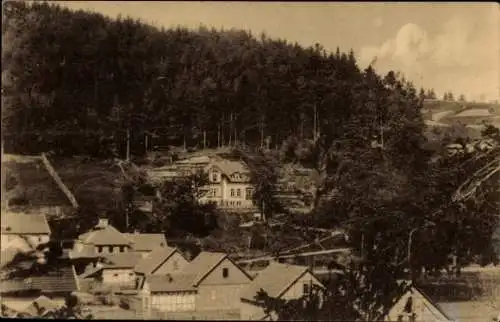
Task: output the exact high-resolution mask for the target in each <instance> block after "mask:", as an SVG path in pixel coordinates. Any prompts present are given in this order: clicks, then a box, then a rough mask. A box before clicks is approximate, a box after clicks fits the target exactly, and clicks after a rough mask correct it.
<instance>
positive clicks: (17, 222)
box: [1, 211, 50, 235]
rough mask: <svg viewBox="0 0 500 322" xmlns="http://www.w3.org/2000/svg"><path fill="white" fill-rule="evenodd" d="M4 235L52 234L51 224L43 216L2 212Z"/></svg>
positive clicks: (2, 230)
mask: <svg viewBox="0 0 500 322" xmlns="http://www.w3.org/2000/svg"><path fill="white" fill-rule="evenodd" d="M1 232H2V234H19V235H22V234H50V227H49V223H48V222H47V218H46V217H45V215H43V214H24V213H13V212H8V211H5V212H2V214H1Z"/></svg>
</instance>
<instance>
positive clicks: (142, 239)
mask: <svg viewBox="0 0 500 322" xmlns="http://www.w3.org/2000/svg"><path fill="white" fill-rule="evenodd" d="M123 235H124V236H125V237H127V238H128V239H129V240H131V241H132V243H133V245H132V248H133V249H134V250H135V251H152V250H153V249H156V248H158V247H165V246H167V239H166V238H165V235H164V234H129V233H125V234H123Z"/></svg>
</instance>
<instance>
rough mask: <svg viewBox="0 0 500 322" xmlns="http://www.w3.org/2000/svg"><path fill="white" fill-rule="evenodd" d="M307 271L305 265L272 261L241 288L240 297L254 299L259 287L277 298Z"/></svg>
mask: <svg viewBox="0 0 500 322" xmlns="http://www.w3.org/2000/svg"><path fill="white" fill-rule="evenodd" d="M307 271H309V269H308V268H307V267H305V266H297V265H287V264H281V263H277V262H274V261H273V262H271V263H270V264H269V266H268V267H266V268H265V269H263V270H262V271H260V272H259V274H258V275H257V277H255V279H254V280H253V281H252V282H251V283H250V284H248V285H247V286H246V287H245V288H244V289H243V290H242V293H241V298H243V299H246V300H250V301H255V296H256V295H257V294H258V292H259V291H260V290H261V289H263V290H264V291H265V292H266V293H267V295H269V296H270V297H274V298H279V297H280V296H282V295H283V293H285V291H286V290H287V289H288V288H289V287H290V286H291V285H293V283H295V281H297V280H298V279H299V278H300V277H301V276H303V275H304V274H305V273H306V272H307Z"/></svg>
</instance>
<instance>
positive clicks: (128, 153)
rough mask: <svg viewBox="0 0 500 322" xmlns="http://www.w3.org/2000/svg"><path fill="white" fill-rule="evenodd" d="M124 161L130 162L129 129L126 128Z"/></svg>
mask: <svg viewBox="0 0 500 322" xmlns="http://www.w3.org/2000/svg"><path fill="white" fill-rule="evenodd" d="M126 160H127V161H130V128H127V155H126Z"/></svg>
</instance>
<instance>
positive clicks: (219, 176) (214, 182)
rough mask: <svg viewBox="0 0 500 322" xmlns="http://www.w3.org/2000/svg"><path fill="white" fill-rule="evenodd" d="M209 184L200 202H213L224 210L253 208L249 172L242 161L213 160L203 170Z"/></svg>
mask: <svg viewBox="0 0 500 322" xmlns="http://www.w3.org/2000/svg"><path fill="white" fill-rule="evenodd" d="M204 172H206V173H207V174H208V180H209V184H208V185H207V186H206V187H204V188H205V189H206V191H207V193H206V194H205V195H204V196H203V197H202V198H201V199H200V202H204V203H207V202H213V203H216V204H217V205H218V206H219V207H220V208H225V209H249V208H254V207H255V206H254V203H253V192H254V188H253V184H252V183H251V182H250V170H249V169H248V166H247V165H246V164H245V163H244V162H243V161H233V160H226V159H213V160H212V161H211V162H210V163H209V164H208V165H207V166H205V168H204Z"/></svg>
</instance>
